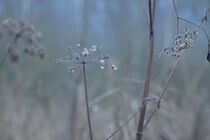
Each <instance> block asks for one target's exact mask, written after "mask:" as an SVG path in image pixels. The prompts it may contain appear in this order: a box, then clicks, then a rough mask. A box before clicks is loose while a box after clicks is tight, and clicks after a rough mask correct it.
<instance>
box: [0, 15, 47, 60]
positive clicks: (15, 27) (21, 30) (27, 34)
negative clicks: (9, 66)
mask: <svg viewBox="0 0 210 140" xmlns="http://www.w3.org/2000/svg"><path fill="white" fill-rule="evenodd" d="M2 25H3V28H4V29H5V31H4V32H2V35H4V34H6V35H7V36H8V38H10V42H8V44H7V47H6V49H5V52H4V54H3V55H2V57H1V59H0V64H2V63H3V61H4V59H5V57H6V55H7V54H8V55H9V58H10V61H11V62H12V63H16V62H18V60H19V56H20V52H21V51H22V52H23V53H24V54H28V55H30V56H34V55H38V57H39V58H40V59H43V58H44V54H45V51H44V48H43V47H42V45H41V43H40V39H41V36H42V34H41V32H39V31H37V30H36V28H35V27H34V26H33V25H31V24H27V23H25V22H23V21H16V20H13V19H10V18H9V19H6V20H4V21H3V22H2ZM18 41H21V42H23V43H24V44H25V45H26V46H25V47H24V48H21V46H20V45H18Z"/></svg>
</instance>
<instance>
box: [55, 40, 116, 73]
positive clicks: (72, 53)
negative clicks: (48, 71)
mask: <svg viewBox="0 0 210 140" xmlns="http://www.w3.org/2000/svg"><path fill="white" fill-rule="evenodd" d="M108 59H109V56H107V55H105V54H102V53H101V51H100V48H99V47H98V46H97V45H92V46H91V47H90V48H86V47H83V46H82V45H81V44H80V43H78V44H77V45H76V46H74V47H71V46H69V47H68V48H67V56H66V57H64V58H60V59H55V62H56V63H63V64H65V65H66V66H67V68H68V71H70V72H75V71H76V70H77V69H78V68H79V67H80V66H81V65H82V64H98V65H99V67H100V69H105V68H106V67H108V63H107V61H108ZM111 68H112V70H113V71H116V70H117V66H116V65H114V64H113V65H112V66H111Z"/></svg>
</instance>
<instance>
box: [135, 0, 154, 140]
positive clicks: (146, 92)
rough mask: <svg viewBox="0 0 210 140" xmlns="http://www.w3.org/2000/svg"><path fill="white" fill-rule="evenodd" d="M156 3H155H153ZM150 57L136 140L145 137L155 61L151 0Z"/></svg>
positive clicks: (150, 2) (150, 6) (150, 1)
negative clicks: (148, 100) (147, 99)
mask: <svg viewBox="0 0 210 140" xmlns="http://www.w3.org/2000/svg"><path fill="white" fill-rule="evenodd" d="M153 2H154V1H153ZM148 4H149V56H148V65H147V70H146V78H145V82H144V93H143V100H142V108H141V110H140V116H139V123H138V128H137V133H136V140H142V137H143V131H144V119H145V114H146V107H147V101H146V100H144V99H146V98H147V97H148V95H149V86H150V79H151V73H152V61H153V50H154V29H153V25H154V23H153V20H154V16H153V14H154V13H155V11H153V10H154V9H155V8H154V7H155V5H153V6H152V0H149V2H148Z"/></svg>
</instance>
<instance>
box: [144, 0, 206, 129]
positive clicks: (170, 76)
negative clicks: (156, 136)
mask: <svg viewBox="0 0 210 140" xmlns="http://www.w3.org/2000/svg"><path fill="white" fill-rule="evenodd" d="M172 3H173V7H174V9H175V13H176V17H177V33H178V31H179V19H180V20H182V21H185V22H187V23H189V24H192V25H194V26H196V27H198V29H201V30H202V31H203V32H204V34H205V35H206V38H207V39H208V43H209V37H208V34H207V33H206V30H205V29H204V28H203V27H201V25H202V24H203V22H204V21H205V20H203V18H202V20H201V22H200V24H199V25H197V24H195V23H193V22H191V21H189V20H187V19H185V18H181V17H180V16H179V15H178V12H177V8H176V4H175V2H174V0H172ZM208 12H209V10H208V11H207V12H206V13H205V15H204V17H206V16H207V14H208ZM185 53H186V50H185V51H183V52H182V56H183V55H184V54H185ZM181 58H182V57H179V58H178V59H177V60H176V62H175V63H174V65H173V67H172V70H171V72H170V74H169V76H168V78H167V80H166V82H165V85H164V86H163V89H162V91H161V93H160V95H159V99H158V101H157V104H156V105H155V106H154V108H153V109H152V111H151V113H150V115H149V117H148V119H147V121H146V122H145V124H144V129H145V128H146V127H147V126H148V124H149V122H150V121H151V120H152V118H153V116H154V115H155V113H156V112H157V111H158V110H159V108H160V104H161V100H162V98H163V96H164V94H165V91H166V89H167V87H168V85H169V82H170V81H171V79H172V77H173V75H174V72H175V69H176V67H177V65H178V64H179V63H180V61H181Z"/></svg>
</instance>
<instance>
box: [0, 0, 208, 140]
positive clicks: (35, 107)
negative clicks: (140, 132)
mask: <svg viewBox="0 0 210 140" xmlns="http://www.w3.org/2000/svg"><path fill="white" fill-rule="evenodd" d="M209 7H210V1H209V0H194V1H191V0H183V1H177V8H178V11H179V13H180V15H181V16H182V17H185V18H187V19H189V20H191V21H193V22H195V23H199V21H200V20H201V19H200V18H201V17H202V16H203V14H204V9H205V8H206V9H207V8H209ZM156 10H157V13H156V15H157V17H156V21H155V35H156V39H155V52H154V62H153V64H154V65H153V68H154V69H153V71H152V83H151V89H150V95H154V96H155V95H158V93H159V92H160V90H161V88H162V86H163V82H164V80H165V79H166V77H167V76H168V74H169V70H170V66H171V64H172V62H173V61H174V58H172V57H168V56H163V57H160V58H159V57H158V55H159V53H160V52H161V50H162V48H164V47H170V45H172V41H173V39H174V37H175V34H176V21H175V20H176V17H175V13H174V10H173V7H172V3H171V1H170V0H169V1H164V0H160V1H157V9H156ZM8 17H10V18H13V19H17V20H23V21H24V22H27V23H31V24H33V25H34V26H35V27H36V28H37V29H38V30H40V31H41V32H42V34H43V37H42V39H41V42H42V44H43V46H44V47H45V50H46V56H45V59H44V60H40V59H38V58H34V57H31V56H27V55H21V56H20V61H19V62H18V63H16V64H11V63H10V61H9V59H8V58H6V59H5V61H4V63H3V64H2V65H1V66H0V140H37V139H41V140H57V139H60V140H67V139H68V140H69V139H70V140H74V139H75V140H87V139H88V129H87V121H86V113H85V103H84V94H83V83H82V79H81V70H78V71H77V72H75V73H74V74H71V73H69V72H68V71H67V69H66V68H65V67H64V66H62V65H57V64H55V63H53V62H50V61H49V59H48V57H62V56H63V55H64V54H65V53H66V47H68V46H69V45H72V46H73V45H75V44H77V43H78V42H82V43H83V44H84V45H85V46H91V45H92V44H99V45H100V46H102V50H103V52H105V53H107V54H109V55H110V56H111V57H112V59H111V61H112V62H113V63H116V64H117V65H118V67H119V70H118V71H117V72H114V73H113V72H111V71H109V70H100V68H99V66H97V65H92V66H88V67H87V77H88V87H89V99H90V105H91V115H92V120H93V131H94V137H95V139H97V140H101V139H105V138H106V137H107V136H108V135H109V134H110V133H111V132H112V131H113V130H114V129H115V128H118V127H119V126H120V124H122V123H123V122H124V121H125V120H127V118H128V117H129V116H130V115H131V114H132V113H133V112H135V111H136V110H137V109H138V105H139V103H140V101H141V99H140V97H141V94H142V91H143V83H144V82H143V81H144V78H145V70H146V59H147V47H148V23H147V17H146V14H145V11H144V5H143V1H139V0H136V1H128V0H91V1H85V0H62V2H61V1H58V0H15V1H14V0H0V21H1V22H2V21H3V20H5V19H6V18H8ZM190 26H191V25H189V24H182V27H183V29H184V27H190ZM204 27H205V28H206V30H207V32H208V33H209V31H210V26H209V23H206V24H205V25H204ZM0 31H1V32H3V31H4V29H3V28H2V26H1V28H0ZM7 43H8V38H7V37H6V36H3V35H2V36H1V39H0V55H1V54H2V53H3V51H4V49H5V47H6V45H7ZM20 45H22V44H20ZM20 51H21V50H20ZM206 53H207V40H206V39H205V36H204V34H203V33H202V32H200V33H199V37H198V39H197V40H196V42H195V44H194V46H193V48H192V49H191V50H189V51H188V52H187V55H186V56H184V59H183V61H182V62H181V63H180V65H179V66H178V68H177V70H176V72H175V75H174V77H173V80H172V82H171V83H170V85H169V87H168V89H167V91H166V92H167V94H166V96H165V98H164V99H163V101H162V104H161V109H160V111H159V112H158V113H157V114H156V115H155V117H154V119H153V120H152V122H151V124H150V125H149V127H148V128H147V130H146V131H145V140H151V139H152V140H153V139H155V140H181V139H186V140H209V139H210V133H209V129H210V119H209V116H210V109H209V108H210V94H209V93H210V87H209V83H210V64H209V63H208V62H207V61H206ZM150 107H151V105H149V106H148V108H150ZM136 128H137V118H136V119H134V120H132V121H131V122H130V123H129V124H128V125H127V126H126V127H124V128H123V129H122V130H121V131H120V132H119V133H118V134H117V135H115V136H114V137H113V140H130V139H135V133H136Z"/></svg>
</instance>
